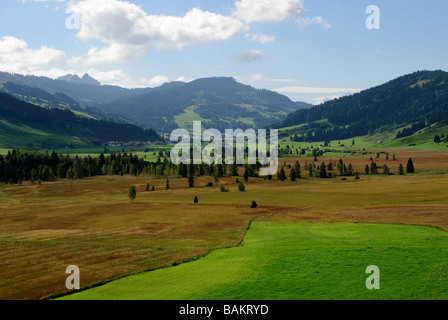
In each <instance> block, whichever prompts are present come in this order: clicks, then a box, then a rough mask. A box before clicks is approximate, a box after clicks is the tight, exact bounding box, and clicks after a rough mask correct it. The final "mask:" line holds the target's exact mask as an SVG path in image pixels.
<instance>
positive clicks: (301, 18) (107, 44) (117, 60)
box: [0, 0, 448, 104]
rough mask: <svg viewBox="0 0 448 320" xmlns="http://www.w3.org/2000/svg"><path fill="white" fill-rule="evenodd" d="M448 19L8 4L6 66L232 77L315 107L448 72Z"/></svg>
mask: <svg viewBox="0 0 448 320" xmlns="http://www.w3.org/2000/svg"><path fill="white" fill-rule="evenodd" d="M371 5H374V6H376V8H375V11H372V10H367V9H368V7H369V6H371ZM447 15H448V1H446V0H431V1H422V0H406V1H405V0H393V1H390V0H369V1H364V0H325V1H324V0H194V1H188V0H164V1H152V0H150V1H143V0H129V1H121V0H72V1H67V0H2V1H1V3H0V71H4V72H10V73H19V74H25V75H38V76H47V77H50V78H57V77H60V76H63V75H66V74H69V73H70V74H78V75H79V76H82V75H83V74H84V73H89V74H90V75H91V76H92V77H94V78H95V79H97V80H99V81H100V82H101V83H102V84H103V85H118V86H121V87H126V88H137V87H139V88H140V87H156V86H159V85H162V84H163V83H165V82H170V81H184V82H188V81H191V80H194V79H198V78H205V77H217V76H226V77H234V78H235V79H236V80H237V81H239V82H241V83H244V84H248V85H251V86H253V87H255V88H258V89H269V90H274V91H277V92H279V93H281V94H284V95H286V96H288V97H289V98H291V99H292V100H294V101H306V102H309V103H313V104H318V103H321V102H323V101H325V100H328V99H333V98H337V97H340V96H344V95H347V94H352V93H354V92H359V91H360V90H363V89H368V88H370V87H374V86H377V85H380V84H382V83H385V82H387V81H389V80H392V79H394V78H396V77H399V76H401V75H404V74H408V73H411V72H414V71H418V70H438V69H441V70H445V71H448V59H447V57H448V32H446V31H447V30H448V19H447Z"/></svg>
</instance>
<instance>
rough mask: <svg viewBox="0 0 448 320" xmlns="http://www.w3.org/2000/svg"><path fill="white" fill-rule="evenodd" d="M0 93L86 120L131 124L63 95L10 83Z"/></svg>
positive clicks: (5, 84) (0, 89)
mask: <svg viewBox="0 0 448 320" xmlns="http://www.w3.org/2000/svg"><path fill="white" fill-rule="evenodd" d="M0 91H2V92H5V93H7V94H9V95H11V96H13V97H15V98H17V99H19V100H22V101H25V102H29V103H32V104H36V105H40V106H41V107H45V108H59V109H69V110H72V111H74V112H75V113H76V114H77V115H81V116H82V115H84V116H86V117H88V118H94V119H98V120H105V121H112V122H117V123H131V122H130V121H129V120H127V119H124V118H123V117H120V116H118V115H112V114H108V113H106V112H103V111H101V110H99V109H97V108H92V107H85V106H81V105H80V104H79V103H78V102H77V101H75V100H74V99H72V98H70V97H69V96H67V95H66V94H64V93H59V92H57V93H54V94H52V93H48V92H46V91H44V90H41V89H38V88H33V87H28V86H22V85H19V84H15V83H11V82H7V83H4V84H3V88H0Z"/></svg>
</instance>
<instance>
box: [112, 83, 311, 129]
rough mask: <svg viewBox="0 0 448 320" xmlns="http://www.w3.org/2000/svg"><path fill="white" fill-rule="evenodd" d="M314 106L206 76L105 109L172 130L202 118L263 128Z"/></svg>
mask: <svg viewBox="0 0 448 320" xmlns="http://www.w3.org/2000/svg"><path fill="white" fill-rule="evenodd" d="M303 107H311V105H308V104H304V103H296V102H293V101H291V100H290V99H289V98H287V97H286V96H283V95H281V94H278V93H276V92H272V91H268V90H258V89H254V88H252V87H251V86H248V85H243V84H241V83H238V82H237V81H235V79H233V78H206V79H198V80H195V81H192V82H189V83H182V82H173V83H168V84H165V85H163V86H161V87H159V88H155V89H153V90H151V91H148V92H147V93H144V94H142V95H139V96H136V97H131V98H127V99H122V100H118V101H115V102H112V103H109V104H108V105H106V106H105V107H104V110H105V111H107V112H110V113H116V114H119V115H122V116H124V117H126V118H129V119H131V120H132V121H134V122H135V123H137V124H139V125H140V126H143V127H146V126H148V125H150V126H152V127H153V128H155V129H156V130H158V131H165V132H169V131H170V130H172V129H175V128H177V127H179V126H180V127H188V126H189V125H190V126H191V123H192V121H193V120H203V125H204V127H208V128H216V129H220V130H223V129H225V128H238V127H240V128H243V129H244V128H248V127H252V128H261V127H265V126H267V125H271V124H272V123H275V122H278V121H279V120H281V119H283V118H284V117H286V115H287V114H288V113H290V112H292V111H295V110H298V109H300V108H303Z"/></svg>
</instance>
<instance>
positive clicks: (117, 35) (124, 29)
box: [70, 0, 248, 64]
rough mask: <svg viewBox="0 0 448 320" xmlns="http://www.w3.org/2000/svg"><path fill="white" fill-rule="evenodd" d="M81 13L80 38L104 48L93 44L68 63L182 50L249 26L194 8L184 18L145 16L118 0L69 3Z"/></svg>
mask: <svg viewBox="0 0 448 320" xmlns="http://www.w3.org/2000/svg"><path fill="white" fill-rule="evenodd" d="M71 10H72V11H73V12H76V13H78V14H79V15H80V17H81V20H82V24H81V29H80V31H79V32H78V34H77V35H76V36H77V37H78V38H79V39H82V40H88V39H99V40H100V41H102V42H104V43H106V44H107V46H106V47H103V48H96V47H93V48H91V49H90V51H89V52H88V53H87V54H86V55H85V56H82V57H75V58H74V59H72V60H71V61H70V62H71V63H80V62H82V63H84V64H95V63H100V62H106V63H110V62H111V63H113V62H122V61H127V60H132V59H134V58H136V57H138V56H139V55H141V54H142V53H144V52H145V50H146V49H147V48H148V47H150V46H154V47H157V48H160V49H181V48H183V47H185V46H187V45H190V44H193V43H198V42H210V41H223V40H228V39H231V38H233V37H235V36H236V35H237V34H239V33H240V32H241V31H243V30H248V27H247V26H246V25H245V24H244V23H243V22H242V21H240V20H238V19H236V18H234V17H227V16H223V15H220V14H216V13H212V12H208V11H203V10H201V9H198V8H193V9H191V10H190V11H189V12H187V13H186V14H185V15H184V16H183V17H175V16H165V15H148V14H147V13H146V12H145V11H143V9H142V8H141V7H140V6H137V5H135V4H132V3H129V2H123V1H118V0H82V1H80V2H78V3H75V4H73V5H72V6H71Z"/></svg>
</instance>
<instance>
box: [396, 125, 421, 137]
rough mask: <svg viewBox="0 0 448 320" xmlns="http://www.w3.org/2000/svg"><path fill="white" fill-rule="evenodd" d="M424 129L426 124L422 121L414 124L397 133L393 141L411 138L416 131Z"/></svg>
mask: <svg viewBox="0 0 448 320" xmlns="http://www.w3.org/2000/svg"><path fill="white" fill-rule="evenodd" d="M425 127H426V123H425V122H424V121H420V122H417V123H414V124H413V125H412V126H410V127H409V128H404V129H403V130H401V131H399V132H398V133H397V136H396V137H395V139H398V138H403V137H408V136H411V135H413V134H414V133H416V132H417V131H419V130H422V129H423V128H425Z"/></svg>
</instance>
